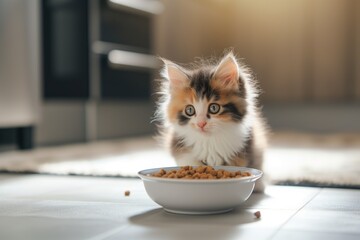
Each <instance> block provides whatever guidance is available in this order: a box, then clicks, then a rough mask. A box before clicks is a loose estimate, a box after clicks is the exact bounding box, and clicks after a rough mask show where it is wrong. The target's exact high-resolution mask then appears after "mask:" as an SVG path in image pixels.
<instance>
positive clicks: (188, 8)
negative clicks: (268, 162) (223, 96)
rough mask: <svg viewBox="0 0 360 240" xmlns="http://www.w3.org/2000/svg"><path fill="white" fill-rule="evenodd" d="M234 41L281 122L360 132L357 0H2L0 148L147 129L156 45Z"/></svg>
mask: <svg viewBox="0 0 360 240" xmlns="http://www.w3.org/2000/svg"><path fill="white" fill-rule="evenodd" d="M228 49H234V51H235V53H236V54H237V56H238V57H239V58H241V59H242V61H243V62H244V63H245V64H246V65H248V66H249V67H250V68H251V69H252V70H253V73H254V75H255V77H256V79H257V80H258V81H259V84H260V87H261V88H262V90H263V93H262V95H261V104H262V105H263V106H264V107H263V109H264V115H265V117H266V118H267V119H268V122H269V125H270V126H271V128H272V129H273V131H274V132H276V131H294V132H301V133H312V134H313V133H316V134H333V133H360V1H356V0H316V1H312V0H292V1H288V0H273V1H267V0H186V1H183V0H0V150H2V151H6V150H8V149H14V148H18V149H31V148H34V147H37V146H46V145H61V144H69V143H82V142H89V141H95V140H102V139H114V138H124V137H129V136H142V135H152V134H154V133H155V125H154V124H152V123H151V117H152V115H153V112H154V109H155V104H154V94H153V93H154V79H156V78H157V77H158V70H159V68H160V67H161V66H160V63H159V62H158V60H157V56H161V57H165V58H168V59H171V60H173V61H175V62H178V63H188V62H191V61H194V60H195V58H196V57H209V56H222V54H223V52H224V50H228Z"/></svg>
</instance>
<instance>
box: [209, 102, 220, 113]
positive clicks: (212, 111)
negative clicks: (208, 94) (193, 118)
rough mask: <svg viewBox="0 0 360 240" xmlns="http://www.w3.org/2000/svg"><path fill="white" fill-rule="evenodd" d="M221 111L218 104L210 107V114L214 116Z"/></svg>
mask: <svg viewBox="0 0 360 240" xmlns="http://www.w3.org/2000/svg"><path fill="white" fill-rule="evenodd" d="M219 111H220V105H219V104H217V103H212V104H210V106H209V112H210V113H212V114H216V113H218V112H219Z"/></svg>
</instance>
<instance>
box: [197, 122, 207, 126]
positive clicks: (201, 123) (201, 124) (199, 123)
mask: <svg viewBox="0 0 360 240" xmlns="http://www.w3.org/2000/svg"><path fill="white" fill-rule="evenodd" d="M206 124H207V122H205V121H201V122H198V123H197V125H198V126H199V128H204V127H205V125H206Z"/></svg>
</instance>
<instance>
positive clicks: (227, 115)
mask: <svg viewBox="0 0 360 240" xmlns="http://www.w3.org/2000/svg"><path fill="white" fill-rule="evenodd" d="M162 74H163V77H164V78H165V80H164V81H163V82H162V86H163V92H162V94H163V99H162V101H160V104H159V109H158V114H159V115H160V118H162V119H163V121H164V123H165V124H168V125H172V126H173V127H175V128H176V129H182V130H184V131H189V132H194V131H195V132H197V133H199V134H204V135H209V134H212V133H216V132H217V131H221V129H222V128H223V127H225V126H229V125H234V124H237V123H238V124H241V123H242V121H243V119H244V117H245V115H247V114H248V113H249V111H252V109H251V107H252V105H253V103H254V99H255V97H256V93H255V91H254V87H253V86H252V83H251V78H250V74H248V73H247V72H246V69H245V68H243V67H241V66H240V64H239V63H238V61H237V60H236V58H235V56H234V55H233V53H229V54H227V55H226V56H225V57H224V58H222V59H221V61H220V62H219V63H218V64H216V65H208V64H207V65H205V66H204V65H202V66H199V67H197V68H195V69H191V70H189V69H185V68H183V67H181V66H179V65H177V64H175V63H173V62H170V61H168V60H164V69H163V72H162Z"/></svg>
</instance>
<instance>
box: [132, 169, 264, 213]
mask: <svg viewBox="0 0 360 240" xmlns="http://www.w3.org/2000/svg"><path fill="white" fill-rule="evenodd" d="M179 168H180V167H166V168H163V169H164V170H166V171H168V170H174V169H175V170H178V169H179ZM214 168H215V169H216V170H218V169H224V170H227V171H231V172H236V171H247V172H250V173H251V176H248V177H242V178H230V179H204V180H203V179H173V178H160V177H154V176H151V175H152V174H153V173H156V172H158V171H159V170H160V169H161V168H154V169H146V170H142V171H140V172H139V173H138V175H139V177H140V178H141V179H142V180H143V183H144V186H145V190H146V192H147V194H148V195H149V197H150V198H151V199H152V200H153V201H154V202H156V203H157V204H159V205H160V206H162V207H163V208H164V209H165V210H166V211H168V212H171V213H181V214H215V213H224V212H228V211H231V210H232V209H233V208H235V207H237V206H239V205H241V204H242V203H243V202H245V201H246V200H247V199H248V198H249V197H250V195H251V193H252V192H253V190H254V186H255V182H256V180H258V179H259V178H261V176H262V174H263V173H262V171H260V170H257V169H253V168H244V167H234V166H219V167H214Z"/></svg>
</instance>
